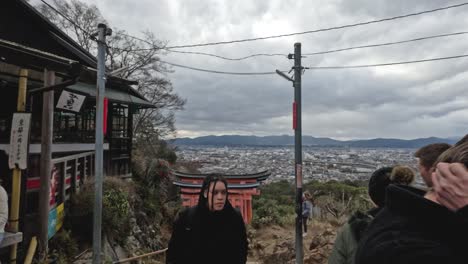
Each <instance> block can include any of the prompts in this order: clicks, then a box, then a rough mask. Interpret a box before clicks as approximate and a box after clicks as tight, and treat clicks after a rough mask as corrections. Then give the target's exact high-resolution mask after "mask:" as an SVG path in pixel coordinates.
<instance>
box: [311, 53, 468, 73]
mask: <svg viewBox="0 0 468 264" xmlns="http://www.w3.org/2000/svg"><path fill="white" fill-rule="evenodd" d="M465 57H468V54H463V55H456V56H449V57H439V58H432V59H423V60H413V61H400V62H387V63H377V64H364V65H349V66H317V67H304V69H308V70H340V69H358V68H371V67H382V66H394V65H402V64H414V63H423V62H430V61H442V60H451V59H459V58H465Z"/></svg>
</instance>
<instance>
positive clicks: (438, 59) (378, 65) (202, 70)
mask: <svg viewBox="0 0 468 264" xmlns="http://www.w3.org/2000/svg"><path fill="white" fill-rule="evenodd" d="M465 57H468V54H463V55H456V56H449V57H438V58H431V59H422V60H413V61H400V62H387V63H377V64H364V65H348V66H317V67H315V66H311V67H303V68H304V69H306V70H342V69H358V68H371V67H384V66H394V65H403V64H415V63H424V62H431V61H442V60H451V59H459V58H465ZM159 62H161V63H164V64H168V65H171V66H174V67H179V68H184V69H189V70H194V71H201V72H208V73H216V74H227V75H272V74H276V72H227V71H215V70H209V69H201V68H196V67H191V66H186V65H181V64H177V63H172V62H168V61H163V60H160V61H159ZM281 72H284V73H286V72H288V71H281Z"/></svg>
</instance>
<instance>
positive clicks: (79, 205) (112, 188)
mask: <svg viewBox="0 0 468 264" xmlns="http://www.w3.org/2000/svg"><path fill="white" fill-rule="evenodd" d="M130 197H131V196H130V187H129V183H125V182H123V181H122V180H119V179H117V178H110V177H109V178H106V179H105V180H104V183H103V196H102V227H103V230H104V232H105V233H106V234H108V235H110V236H112V237H113V238H115V239H117V240H118V242H120V243H123V242H125V239H126V238H127V236H128V234H129V233H130V224H129V221H130ZM93 205H94V182H87V183H86V184H85V185H83V186H82V188H81V190H80V192H79V193H78V194H76V195H75V196H74V197H73V199H72V211H71V216H72V217H71V219H72V231H73V233H75V234H77V235H80V236H81V237H82V238H84V239H85V240H88V241H89V240H90V239H91V235H92V227H93V224H92V223H93V210H94V206H93Z"/></svg>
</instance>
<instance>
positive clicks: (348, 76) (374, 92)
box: [85, 0, 468, 139]
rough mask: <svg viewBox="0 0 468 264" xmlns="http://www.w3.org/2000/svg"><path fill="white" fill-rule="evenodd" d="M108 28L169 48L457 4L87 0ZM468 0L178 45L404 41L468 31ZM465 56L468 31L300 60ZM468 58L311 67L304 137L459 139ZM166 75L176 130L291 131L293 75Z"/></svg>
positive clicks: (209, 62)
mask: <svg viewBox="0 0 468 264" xmlns="http://www.w3.org/2000/svg"><path fill="white" fill-rule="evenodd" d="M85 2H87V3H91V4H95V5H96V6H97V7H98V8H99V9H100V11H101V13H102V14H103V16H104V17H105V18H106V19H107V21H108V22H109V26H110V27H111V28H112V27H115V28H120V29H124V30H126V31H127V32H128V33H129V34H132V35H135V36H141V32H142V31H143V30H150V31H152V32H154V34H155V35H156V37H157V38H158V39H160V40H164V41H168V45H169V46H173V45H185V44H195V43H205V42H218V41H229V40H237V39H244V38H254V37H263V36H269V35H278V34H287V33H293V32H301V31H307V30H314V29H320V28H327V27H333V26H340V25H345V24H351V23H357V22H364V21H369V20H375V19H381V18H386V17H392V16H399V15H404V14H408V13H413V12H419V11H424V10H429V9H434V8H438V7H444V6H448V5H453V4H458V3H461V2H459V1H445V0H431V1H428V0H425V1H422V0H411V1H408V0H393V1H387V0H353V1H350V0H321V1H319V0H318V1H308V0H294V1H290V0H261V1H260V0H258V1H253V0H196V1H195V0H193V1H190V0H135V1H129V0H99V1H98V0H86V1H85ZM467 14H468V6H462V7H459V8H455V9H449V10H445V11H440V12H435V13H429V14H424V15H421V16H415V17H409V18H403V19H399V20H394V21H388V22H383V23H377V24H372V25H366V26H360V27H354V28H348V29H341V30H333V31H328V32H319V33H314V34H306V35H300V36H292V37H284V38H276V39H270V40H260V41H254V42H246V43H237V44H228V45H218V46H209V47H203V48H186V49H178V50H181V51H199V52H207V53H213V54H218V55H221V56H225V57H241V56H247V55H250V54H256V53H280V54H288V53H292V52H293V47H294V43H295V42H301V43H302V52H303V53H311V52H317V51H324V50H329V49H339V48H347V47H352V46H358V45H366V44H377V43H385V42H393V41H401V40H408V39H413V38H418V37H425V36H431V35H438V34H447V33H454V32H460V31H465V30H467V29H468V27H467V25H468V16H467ZM461 54H468V34H467V35H459V36H451V37H445V38H439V39H430V40H425V41H419V42H413V43H407V44H401V45H395V46H387V47H378V48H369V49H360V50H353V51H345V52H339V53H331V54H326V55H317V56H306V57H305V58H303V65H304V66H344V65H359V64H374V63H386V62H398V61H407V60H420V59H429V58H435V57H445V56H454V55H461ZM162 60H165V61H168V62H173V63H178V64H183V65H187V66H191V67H198V68H204V69H211V70H219V71H238V72H272V71H275V69H280V70H289V69H291V66H292V64H293V62H292V61H290V60H288V59H287V58H286V57H279V56H276V57H255V58H251V59H247V60H243V61H237V62H232V61H226V60H221V59H217V58H212V57H206V56H199V55H190V54H178V53H170V54H168V55H165V56H163V57H162ZM467 69H468V58H461V59H454V60H447V61H438V62H428V63H422V64H411V65H400V66H390V67H379V68H363V69H346V70H306V71H305V73H304V75H303V77H302V81H303V83H302V96H303V101H302V104H303V112H302V117H303V119H302V122H303V134H304V135H311V136H316V137H331V138H336V139H365V138H376V137H386V138H404V139H410V138H418V137H429V136H438V137H451V136H460V135H464V134H466V132H467V127H468V73H467V72H466V70H467ZM173 70H174V73H171V74H169V75H168V77H169V78H170V80H171V81H172V83H173V85H174V87H175V90H176V92H177V93H178V94H179V95H180V96H182V97H183V98H186V99H187V104H186V106H185V110H184V111H181V112H179V113H178V114H177V122H176V126H177V129H178V137H186V136H188V137H195V136H203V135H223V134H242V135H258V136H265V135H280V134H289V135H292V134H293V130H292V115H291V112H292V102H293V96H294V93H293V88H292V84H291V83H290V82H288V81H286V80H285V79H283V78H281V77H280V76H278V75H265V76H233V75H218V74H210V73H203V72H197V71H192V70H187V69H182V68H176V67H173Z"/></svg>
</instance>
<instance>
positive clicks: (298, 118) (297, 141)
mask: <svg viewBox="0 0 468 264" xmlns="http://www.w3.org/2000/svg"><path fill="white" fill-rule="evenodd" d="M288 59H294V67H293V69H294V79H293V78H291V77H289V76H287V75H286V74H284V73H283V72H282V71H279V70H276V73H277V74H278V75H280V76H281V77H283V78H285V79H286V80H288V81H290V82H292V83H293V87H294V102H293V129H294V172H295V179H296V245H295V247H296V264H302V263H303V261H304V254H303V246H302V114H301V113H302V110H301V104H302V103H301V100H302V99H301V75H302V70H303V69H304V68H303V67H302V65H301V43H295V44H294V54H289V55H288Z"/></svg>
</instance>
